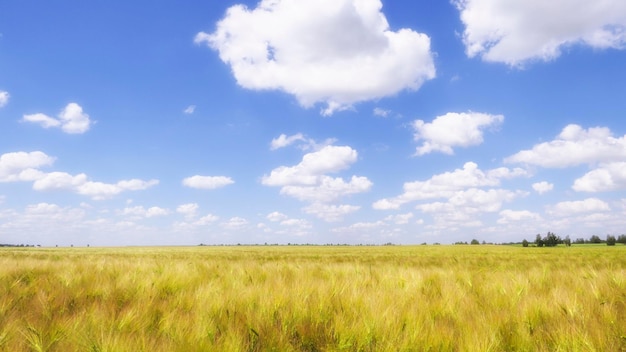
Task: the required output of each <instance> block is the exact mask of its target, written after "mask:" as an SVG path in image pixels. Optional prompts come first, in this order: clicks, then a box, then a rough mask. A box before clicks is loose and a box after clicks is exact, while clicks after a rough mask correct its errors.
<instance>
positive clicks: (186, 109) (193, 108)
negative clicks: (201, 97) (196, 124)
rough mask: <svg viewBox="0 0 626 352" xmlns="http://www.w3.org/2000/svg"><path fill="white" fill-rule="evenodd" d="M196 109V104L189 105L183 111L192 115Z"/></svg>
mask: <svg viewBox="0 0 626 352" xmlns="http://www.w3.org/2000/svg"><path fill="white" fill-rule="evenodd" d="M195 111H196V106H195V105H189V106H188V107H186V108H185V110H183V113H185V114H187V115H191V114H193V113H194V112H195Z"/></svg>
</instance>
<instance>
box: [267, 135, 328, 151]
mask: <svg viewBox="0 0 626 352" xmlns="http://www.w3.org/2000/svg"><path fill="white" fill-rule="evenodd" d="M296 142H300V143H299V145H298V148H299V149H301V150H315V151H318V150H320V149H322V148H324V147H327V146H329V145H332V144H333V143H335V142H336V140H335V139H334V138H329V139H326V140H324V141H322V142H316V141H315V140H314V139H312V138H307V137H306V136H305V135H303V134H302V133H296V134H294V135H291V136H287V135H286V134H284V133H283V134H281V135H280V136H278V137H277V138H274V139H272V142H271V143H270V150H276V149H280V148H284V147H288V146H290V145H292V144H294V143H296Z"/></svg>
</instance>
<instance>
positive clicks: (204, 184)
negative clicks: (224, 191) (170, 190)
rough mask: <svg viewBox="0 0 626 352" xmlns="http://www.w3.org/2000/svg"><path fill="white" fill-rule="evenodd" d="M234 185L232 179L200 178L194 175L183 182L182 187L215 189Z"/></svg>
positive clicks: (221, 177)
mask: <svg viewBox="0 0 626 352" xmlns="http://www.w3.org/2000/svg"><path fill="white" fill-rule="evenodd" d="M233 183H235V181H233V179H232V178H230V177H226V176H200V175H195V176H191V177H187V178H185V179H184V180H183V185H185V186H187V187H191V188H198V189H216V188H220V187H225V186H228V185H231V184H233Z"/></svg>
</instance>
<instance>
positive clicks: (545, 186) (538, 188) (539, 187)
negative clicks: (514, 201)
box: [533, 181, 554, 194]
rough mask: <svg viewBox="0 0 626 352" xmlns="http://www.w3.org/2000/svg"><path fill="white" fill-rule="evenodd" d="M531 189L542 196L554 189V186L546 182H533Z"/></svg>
mask: <svg viewBox="0 0 626 352" xmlns="http://www.w3.org/2000/svg"><path fill="white" fill-rule="evenodd" d="M533 189H534V190H535V192H537V193H539V194H544V193H547V192H550V191H551V190H552V189H554V185H553V184H552V183H549V182H546V181H541V182H535V183H533Z"/></svg>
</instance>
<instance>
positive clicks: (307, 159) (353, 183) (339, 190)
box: [261, 146, 372, 202]
mask: <svg viewBox="0 0 626 352" xmlns="http://www.w3.org/2000/svg"><path fill="white" fill-rule="evenodd" d="M357 157H358V154H357V152H356V150H354V149H352V148H350V147H347V146H325V147H324V148H322V149H321V150H318V151H316V152H312V153H308V154H305V155H304V156H303V157H302V161H301V162H300V163H299V164H298V165H296V166H281V167H278V168H276V169H274V170H272V171H271V172H270V175H269V176H268V175H265V176H263V178H262V180H261V182H262V183H263V184H264V185H266V186H280V187H281V190H280V193H281V194H284V195H288V196H290V197H294V198H297V199H299V200H302V201H310V202H331V201H334V200H336V199H338V198H341V197H343V196H346V195H350V194H356V193H362V192H367V191H369V189H370V188H371V187H372V182H371V181H370V180H368V179H367V177H362V176H352V178H351V179H350V181H348V182H346V181H345V180H344V179H343V178H341V177H336V178H334V177H330V176H328V175H325V174H327V173H334V172H339V171H341V170H345V169H347V168H349V167H350V165H351V164H353V163H354V162H356V160H357Z"/></svg>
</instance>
